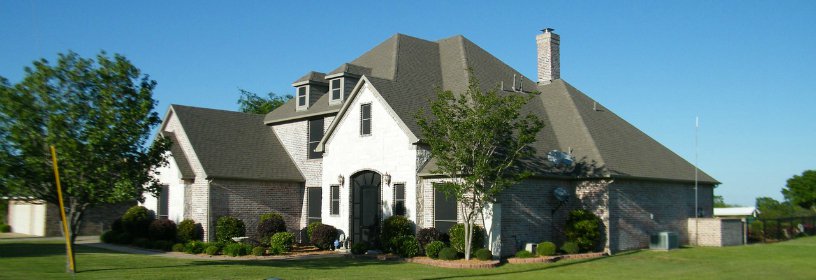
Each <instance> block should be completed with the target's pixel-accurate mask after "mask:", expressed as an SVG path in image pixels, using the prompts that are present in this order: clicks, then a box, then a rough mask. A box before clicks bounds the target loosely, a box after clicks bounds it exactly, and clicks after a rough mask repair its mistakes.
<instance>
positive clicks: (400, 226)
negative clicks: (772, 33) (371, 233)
mask: <svg viewBox="0 0 816 280" xmlns="http://www.w3.org/2000/svg"><path fill="white" fill-rule="evenodd" d="M411 225H412V223H411V220H408V218H406V217H405V216H391V217H388V218H386V219H385V221H383V226H382V232H381V234H380V242H382V244H383V247H385V248H383V249H385V250H386V251H388V252H394V253H396V252H397V250H399V247H400V246H401V245H402V244H401V242H400V241H399V240H398V238H399V237H402V236H409V235H410V236H413V235H414V231H413V230H411Z"/></svg>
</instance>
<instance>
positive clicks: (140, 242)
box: [133, 237, 150, 248]
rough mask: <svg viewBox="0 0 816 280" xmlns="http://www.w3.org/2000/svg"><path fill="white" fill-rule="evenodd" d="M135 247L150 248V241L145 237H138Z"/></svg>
mask: <svg viewBox="0 0 816 280" xmlns="http://www.w3.org/2000/svg"><path fill="white" fill-rule="evenodd" d="M133 246H136V247H142V248H150V239H147V238H144V237H138V238H136V239H133Z"/></svg>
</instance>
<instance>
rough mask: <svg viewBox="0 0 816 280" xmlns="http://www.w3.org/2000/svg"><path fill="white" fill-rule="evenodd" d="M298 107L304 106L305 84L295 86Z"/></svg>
mask: <svg viewBox="0 0 816 280" xmlns="http://www.w3.org/2000/svg"><path fill="white" fill-rule="evenodd" d="M297 97H298V103H297V105H298V107H302V106H306V86H302V87H299V88H297Z"/></svg>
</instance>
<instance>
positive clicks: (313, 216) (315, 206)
mask: <svg viewBox="0 0 816 280" xmlns="http://www.w3.org/2000/svg"><path fill="white" fill-rule="evenodd" d="M307 190H308V195H309V200H308V203H309V208H308V214H306V215H307V216H308V218H309V223H310V224H311V223H313V222H320V221H321V211H320V210H321V209H320V207H321V206H322V205H321V204H323V194H322V193H321V192H322V190H321V189H320V188H307Z"/></svg>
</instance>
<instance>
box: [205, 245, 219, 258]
mask: <svg viewBox="0 0 816 280" xmlns="http://www.w3.org/2000/svg"><path fill="white" fill-rule="evenodd" d="M220 250H221V249H220V248H218V246H214V245H210V246H209V247H207V249H204V253H205V254H207V255H210V256H215V255H218V251H220Z"/></svg>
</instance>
